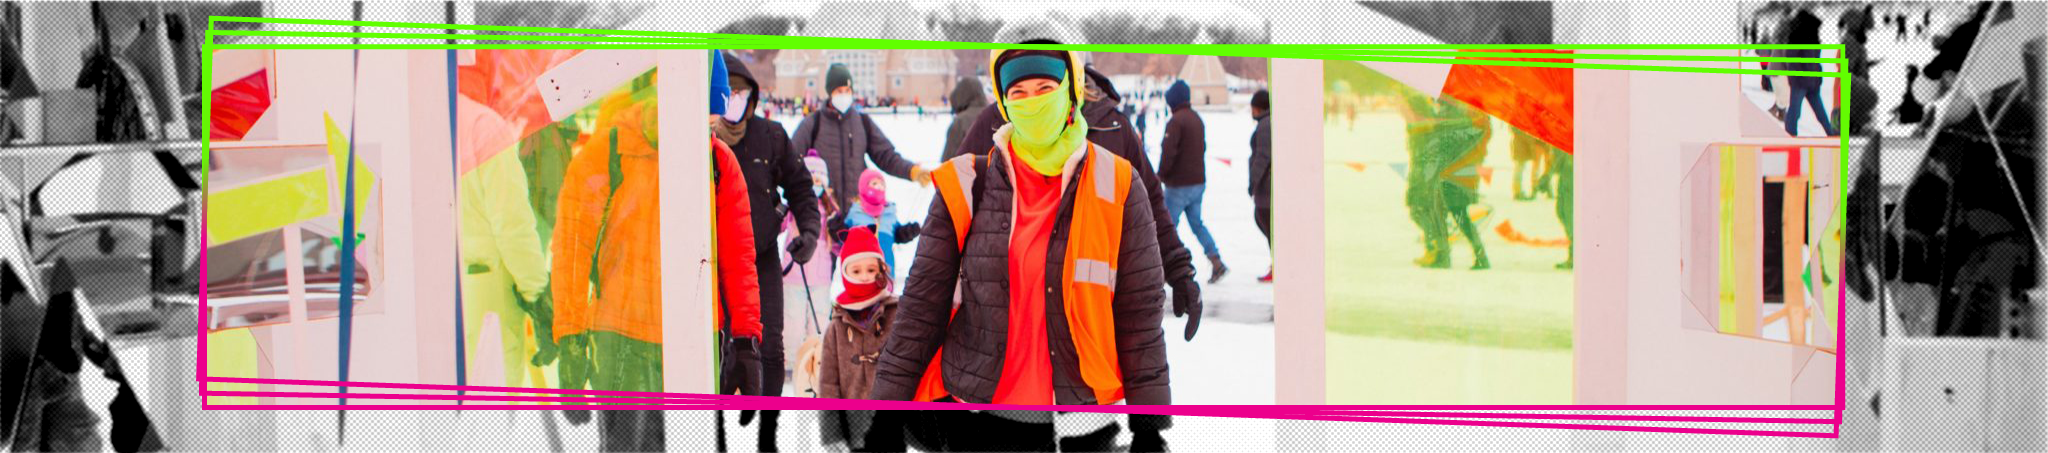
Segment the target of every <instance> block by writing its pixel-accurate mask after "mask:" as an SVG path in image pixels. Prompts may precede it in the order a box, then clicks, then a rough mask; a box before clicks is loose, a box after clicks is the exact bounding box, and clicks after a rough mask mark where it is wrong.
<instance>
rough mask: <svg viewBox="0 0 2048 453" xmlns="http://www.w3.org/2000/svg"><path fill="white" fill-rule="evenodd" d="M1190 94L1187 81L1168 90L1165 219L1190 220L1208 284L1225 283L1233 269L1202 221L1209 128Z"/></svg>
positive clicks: (1162, 154) (1162, 172) (1163, 148)
mask: <svg viewBox="0 0 2048 453" xmlns="http://www.w3.org/2000/svg"><path fill="white" fill-rule="evenodd" d="M1191 94H1192V93H1191V92H1190V91H1189V89H1188V82H1187V81H1185V80H1175V81H1173V86H1171V87H1168V88H1167V89H1166V105H1167V106H1168V108H1170V109H1172V111H1173V115H1172V116H1170V117H1167V119H1166V133H1165V134H1164V135H1162V136H1161V137H1160V139H1159V180H1160V181H1161V182H1164V183H1166V216H1167V218H1168V219H1171V220H1173V221H1174V222H1176V224H1175V225H1173V226H1174V227H1178V226H1179V225H1178V222H1179V221H1180V220H1181V219H1182V218H1186V219H1187V226H1188V229H1189V230H1190V231H1193V232H1194V233H1195V240H1196V241H1200V242H1201V243H1202V251H1204V252H1206V253H1207V254H1208V256H1209V284H1212V285H1213V284H1216V282H1220V281H1223V275H1224V274H1227V273H1229V272H1230V267H1228V266H1224V265H1223V252H1222V251H1221V250H1218V249H1217V248H1216V238H1215V237H1213V236H1210V235H1209V225H1208V224H1205V223H1203V222H1202V192H1203V191H1204V190H1205V189H1207V187H1208V173H1209V165H1208V164H1209V161H1208V157H1207V154H1208V149H1209V143H1208V139H1207V137H1206V135H1207V131H1206V130H1205V129H1206V126H1203V124H1202V115H1200V114H1197V113H1195V109H1194V107H1193V105H1192V104H1191V102H1192V101H1191V100H1190V96H1191Z"/></svg>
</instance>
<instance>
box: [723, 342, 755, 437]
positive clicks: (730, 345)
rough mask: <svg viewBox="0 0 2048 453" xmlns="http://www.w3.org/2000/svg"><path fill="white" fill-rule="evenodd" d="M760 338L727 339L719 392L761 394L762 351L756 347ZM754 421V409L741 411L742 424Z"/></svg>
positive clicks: (745, 424)
mask: <svg viewBox="0 0 2048 453" xmlns="http://www.w3.org/2000/svg"><path fill="white" fill-rule="evenodd" d="M757 342H758V340H755V339H752V338H733V337H727V338H726V339H725V352H724V353H723V354H721V355H720V359H721V363H719V372H718V394H720V395H731V394H734V393H735V392H737V393H738V394H740V395H756V396H758V395H761V353H760V351H759V350H758V349H757V348H756V347H755V345H756V343H757ZM753 421H754V411H740V426H747V424H749V423H753Z"/></svg>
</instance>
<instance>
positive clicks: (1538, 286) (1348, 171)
mask: <svg viewBox="0 0 2048 453" xmlns="http://www.w3.org/2000/svg"><path fill="white" fill-rule="evenodd" d="M1325 131H1326V133H1325V142H1324V156H1325V159H1326V163H1325V166H1324V172H1325V175H1326V178H1327V179H1325V185H1326V187H1327V189H1326V190H1327V191H1328V192H1327V196H1326V198H1325V200H1326V203H1327V204H1328V208H1327V209H1326V210H1325V212H1326V213H1327V214H1328V215H1329V217H1328V220H1327V221H1328V222H1329V223H1330V226H1329V230H1328V231H1329V232H1330V233H1329V235H1328V236H1327V238H1326V242H1327V245H1328V251H1329V255H1328V261H1327V262H1326V263H1325V272H1326V273H1327V274H1328V275H1329V276H1330V278H1329V279H1328V282H1329V283H1328V285H1327V286H1328V291H1329V300H1328V301H1327V304H1326V305H1325V307H1326V310H1327V315H1326V320H1327V326H1328V329H1329V336H1328V340H1327V342H1328V345H1327V346H1328V349H1327V354H1328V355H1327V363H1328V373H1329V380H1328V382H1329V386H1330V387H1329V393H1328V397H1329V402H1330V403H1332V404H1401V403H1408V404H1508V403H1544V404H1567V403H1570V402H1571V395H1572V390H1571V382H1572V381H1571V376H1572V369H1571V361H1572V354H1571V351H1572V350H1571V330H1572V313H1573V311H1572V301H1573V297H1572V295H1573V287H1572V273H1571V272H1570V271H1564V270H1557V269H1555V268H1553V266H1554V265H1555V264H1557V263H1559V262H1561V261H1564V259H1565V256H1566V252H1567V249H1565V248H1563V247H1561V246H1558V245H1535V244H1533V243H1532V242H1543V241H1557V240H1561V239H1563V238H1564V237H1565V234H1564V228H1563V225H1562V224H1561V223H1560V222H1558V220H1557V216H1556V213H1555V206H1556V205H1555V202H1554V201H1552V200H1550V199H1547V198H1538V199H1535V200H1528V201H1517V200H1514V194H1513V189H1512V186H1511V185H1510V184H1511V181H1512V180H1513V158H1512V155H1511V153H1510V148H1509V142H1510V140H1511V139H1512V133H1511V132H1510V130H1509V129H1508V128H1507V126H1506V125H1504V124H1500V123H1498V122H1496V124H1495V126H1494V129H1493V131H1494V133H1493V137H1492V140H1491V141H1489V144H1488V153H1487V157H1486V160H1485V161H1484V163H1483V166H1484V167H1486V168H1488V169H1490V170H1482V171H1491V172H1492V176H1491V178H1490V181H1488V182H1485V183H1483V184H1482V185H1481V187H1480V200H1479V202H1478V203H1477V204H1476V205H1475V207H1478V208H1479V209H1477V210H1478V211H1486V212H1487V213H1488V215H1484V216H1475V218H1474V221H1475V223H1477V226H1478V231H1479V232H1480V237H1481V240H1482V242H1483V243H1484V244H1485V245H1486V247H1487V252H1488V254H1489V255H1490V258H1491V261H1492V269H1488V270H1481V271H1474V270H1470V269H1469V267H1470V266H1471V265H1472V262H1473V258H1472V249H1471V247H1470V246H1469V245H1468V243H1467V241H1465V240H1464V239H1462V238H1456V239H1453V242H1452V247H1451V268H1450V269H1423V268H1420V267H1418V266H1416V265H1415V264H1414V263H1413V262H1412V260H1413V259H1415V258H1416V257H1419V256H1421V255H1422V254H1423V252H1422V251H1423V246H1422V234H1421V232H1420V230H1419V229H1418V228H1417V227H1416V226H1415V224H1414V222H1413V221H1411V220H1409V216H1408V211H1407V207H1406V204H1405V201H1404V195H1403V193H1404V190H1405V188H1406V182H1405V181H1406V173H1405V172H1406V170H1405V165H1406V164H1407V161H1408V156H1407V149H1406V132H1405V129H1404V121H1403V120H1402V119H1401V118H1400V117H1399V116H1398V115H1395V114H1391V113H1373V112H1360V113H1359V116H1358V117H1357V119H1356V122H1355V123H1353V122H1352V121H1351V120H1348V119H1346V118H1343V117H1341V116H1339V117H1335V118H1333V121H1329V122H1326V123H1325ZM1482 174H1483V173H1482ZM1504 225H1506V226H1507V227H1506V228H1505V229H1506V231H1509V232H1513V233H1514V235H1516V236H1520V237H1523V238H1529V239H1533V240H1534V241H1531V242H1515V241H1510V240H1509V239H1508V237H1507V236H1508V235H1507V234H1504V232H1503V226H1504Z"/></svg>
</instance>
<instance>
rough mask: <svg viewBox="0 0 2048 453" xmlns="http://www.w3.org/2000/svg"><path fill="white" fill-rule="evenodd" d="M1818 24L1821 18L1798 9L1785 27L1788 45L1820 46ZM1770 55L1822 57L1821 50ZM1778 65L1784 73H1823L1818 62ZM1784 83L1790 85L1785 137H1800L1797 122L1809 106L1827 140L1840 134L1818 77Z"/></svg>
mask: <svg viewBox="0 0 2048 453" xmlns="http://www.w3.org/2000/svg"><path fill="white" fill-rule="evenodd" d="M1821 25H1822V24H1821V20H1820V17H1818V16H1814V15H1813V13H1812V12H1810V11H1805V10H1801V11H1798V12H1795V13H1793V14H1792V16H1791V18H1790V19H1789V21H1788V22H1787V23H1786V24H1785V27H1786V30H1788V31H1787V32H1786V36H1787V38H1786V40H1787V44H1820V28H1821ZM1773 53H1774V54H1775V55H1776V56H1781V57H1787V58H1820V56H1821V54H1820V49H1786V50H1775V51H1773ZM1779 65H1780V66H1783V68H1781V70H1785V71H1805V72H1820V71H1821V70H1822V68H1821V65H1820V63H1779ZM1787 84H1788V85H1790V86H1788V87H1786V88H1789V91H1790V92H1791V95H1790V96H1789V99H1790V100H1789V101H1787V105H1786V106H1785V118H1784V120H1785V133H1786V134H1789V135H1791V136H1794V137H1797V136H1799V119H1800V118H1801V116H1802V114H1803V113H1804V112H1805V107H1807V106H1811V107H1812V108H1813V114H1814V115H1818V116H1819V117H1820V121H1819V122H1820V127H1821V130H1822V131H1825V132H1827V134H1828V136H1829V137H1833V136H1836V135H1840V133H1839V132H1840V131H1837V130H1836V129H1835V124H1834V121H1832V120H1833V118H1831V117H1830V115H1829V113H1828V112H1830V109H1828V107H1827V103H1826V101H1823V100H1822V95H1821V85H1822V83H1821V78H1819V77H1804V76H1792V77H1787ZM1802 103H1803V104H1802Z"/></svg>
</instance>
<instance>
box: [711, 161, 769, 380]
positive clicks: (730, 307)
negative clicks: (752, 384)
mask: <svg viewBox="0 0 2048 453" xmlns="http://www.w3.org/2000/svg"><path fill="white" fill-rule="evenodd" d="M711 149H712V153H713V154H715V155H716V156H717V157H716V160H715V162H714V163H713V165H717V166H718V174H719V175H720V176H719V178H718V188H717V189H718V194H717V198H716V203H717V204H718V206H717V209H716V210H715V211H714V212H716V213H717V215H715V216H714V217H717V219H716V220H715V221H716V222H717V228H718V263H717V265H718V288H719V294H720V295H722V296H723V298H724V301H723V302H724V303H725V304H726V305H725V310H726V312H725V315H726V316H727V317H729V318H728V319H729V320H730V322H731V323H730V328H731V329H732V335H733V336H735V337H743V338H754V339H759V338H761V280H760V276H759V275H758V274H757V273H756V271H755V270H754V260H755V256H754V225H753V221H752V219H753V212H752V211H753V210H752V207H751V206H750V205H749V204H747V180H746V178H745V177H742V176H741V173H740V160H739V158H737V157H734V156H733V154H732V149H731V148H727V147H726V146H725V143H721V142H719V141H718V140H717V139H712V140H711Z"/></svg>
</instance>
